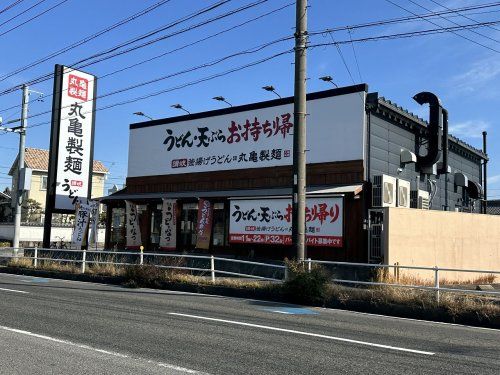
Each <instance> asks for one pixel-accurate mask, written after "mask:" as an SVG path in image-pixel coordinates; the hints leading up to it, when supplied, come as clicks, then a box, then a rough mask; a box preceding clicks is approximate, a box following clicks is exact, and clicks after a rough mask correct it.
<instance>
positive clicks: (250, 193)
mask: <svg viewBox="0 0 500 375" xmlns="http://www.w3.org/2000/svg"><path fill="white" fill-rule="evenodd" d="M362 190H363V185H362V184H356V185H336V186H331V185H330V186H311V187H308V188H307V189H306V194H307V195H309V196H315V195H336V194H354V195H357V194H359V193H360V192H361V191H362ZM291 194H292V188H291V187H290V188H272V189H240V190H219V191H181V192H160V193H128V192H127V191H126V189H124V190H121V191H119V192H117V193H115V194H112V195H109V196H107V197H102V198H99V199H98V200H100V201H101V202H102V203H106V202H112V201H118V200H149V199H162V198H170V199H183V198H237V197H238V198H241V197H275V196H288V195H291Z"/></svg>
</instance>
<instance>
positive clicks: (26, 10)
mask: <svg viewBox="0 0 500 375" xmlns="http://www.w3.org/2000/svg"><path fill="white" fill-rule="evenodd" d="M45 1H46V0H40V1H39V2H38V3H35V4H33V5H32V6H30V7H29V8H26V9H25V10H23V11H22V12H20V13H18V14H16V15H15V16H13V17H11V18H9V19H8V20H7V21H4V22H2V23H0V27H2V26H3V25H5V24H7V23H9V22H10V21H14V20H15V19H16V18H18V17H21V16H22V15H23V14H25V13H27V12H29V11H30V10H31V9H33V8H36V7H37V6H39V5H40V4H42V3H44V2H45Z"/></svg>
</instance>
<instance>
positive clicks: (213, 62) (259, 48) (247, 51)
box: [27, 35, 294, 119]
mask: <svg viewBox="0 0 500 375" xmlns="http://www.w3.org/2000/svg"><path fill="white" fill-rule="evenodd" d="M292 39H294V36H293V35H290V36H285V37H281V38H278V39H275V40H273V41H270V42H267V43H263V44H260V45H258V46H255V47H252V48H247V49H245V50H242V51H239V52H235V53H232V54H229V55H226V56H223V57H221V58H218V59H215V60H211V61H208V62H205V63H203V64H199V65H196V66H194V67H191V68H187V69H183V70H181V71H178V72H175V73H170V74H167V75H163V76H160V77H156V78H154V79H150V80H148V81H142V82H139V83H136V84H134V85H130V86H127V87H124V88H121V89H118V90H115V91H111V92H108V93H105V94H102V95H99V96H97V97H96V98H94V99H90V100H87V101H92V100H97V99H103V98H106V97H109V96H113V95H116V94H120V93H123V92H126V91H130V90H133V89H136V88H139V87H143V86H147V85H150V84H153V83H158V82H161V81H164V80H166V79H169V78H173V77H177V76H180V75H183V74H186V73H191V72H194V71H197V70H200V69H205V68H209V67H212V66H215V65H217V64H220V63H222V62H224V61H227V60H229V59H233V58H235V57H238V56H243V55H248V54H253V53H257V52H260V51H262V50H263V49H265V48H267V47H270V46H273V45H275V44H278V43H281V42H284V41H287V40H292ZM69 107H70V105H68V106H65V107H61V108H60V109H65V108H69ZM51 112H52V110H47V111H43V112H39V113H35V114H33V115H29V116H28V117H27V119H33V118H35V117H39V116H42V115H45V114H49V113H51Z"/></svg>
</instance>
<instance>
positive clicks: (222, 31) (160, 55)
mask: <svg viewBox="0 0 500 375" xmlns="http://www.w3.org/2000/svg"><path fill="white" fill-rule="evenodd" d="M294 4H295V3H294V2H291V3H288V4H285V5H283V6H281V7H278V8H275V9H273V10H270V11H268V12H265V13H263V14H261V15H259V16H256V17H253V18H251V19H249V20H246V21H244V22H241V23H239V24H236V25H234V26H231V27H228V28H226V29H223V30H221V31H218V32H216V33H214V34H211V35H208V36H206V37H203V38H201V39H198V40H195V41H194V42H190V43H187V44H184V45H182V46H180V47H176V48H174V49H171V50H168V51H166V52H163V53H161V54H159V55H156V56H153V57H150V58H148V59H145V60H141V61H139V62H137V63H134V64H131V65H128V66H125V67H123V68H119V69H116V70H114V71H111V72H109V73H106V74H103V75H101V76H99V80H102V79H104V78H107V77H110V76H112V75H115V74H117V73H121V72H124V71H126V70H128V69H131V68H135V67H137V66H139V65H142V64H145V63H148V62H151V61H154V60H157V59H159V58H161V57H164V56H167V55H170V54H172V53H175V52H179V51H181V50H183V49H185V48H188V47H193V46H195V45H197V44H199V43H201V42H204V41H207V40H209V39H212V38H214V37H217V36H220V35H222V34H225V33H227V32H230V31H234V30H236V29H238V28H240V27H243V26H245V25H247V24H250V23H252V22H255V21H258V20H260V19H262V18H264V17H267V16H270V15H272V14H274V13H277V12H279V11H281V10H284V9H286V8H288V7H290V6H292V5H294ZM65 90H66V89H64V90H63V91H65ZM51 96H52V94H49V95H45V96H44V98H49V97H51ZM32 101H35V99H34V100H32ZM32 101H30V103H31V102H32ZM18 107H19V105H18V104H16V105H14V106H11V107H8V108H4V109H1V110H0V113H1V112H5V111H8V110H11V109H16V108H18Z"/></svg>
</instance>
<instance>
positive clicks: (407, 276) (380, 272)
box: [374, 268, 498, 286]
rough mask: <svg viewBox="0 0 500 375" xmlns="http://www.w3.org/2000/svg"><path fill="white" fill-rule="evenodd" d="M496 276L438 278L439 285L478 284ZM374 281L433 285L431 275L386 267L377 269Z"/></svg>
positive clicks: (493, 279)
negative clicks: (461, 278) (416, 274)
mask: <svg viewBox="0 0 500 375" xmlns="http://www.w3.org/2000/svg"><path fill="white" fill-rule="evenodd" d="M497 277H498V276H496V275H493V274H487V275H480V276H477V277H474V278H471V279H464V280H460V281H459V280H453V279H447V278H446V277H440V278H439V285H480V284H493V283H494V282H495V280H496V279H497ZM374 281H376V282H380V283H389V284H402V285H418V286H434V279H433V277H429V278H422V277H419V276H415V275H412V274H411V273H410V272H408V271H407V272H405V271H399V272H397V273H396V274H394V273H391V272H389V271H388V270H387V269H382V268H380V269H377V271H376V274H375V277H374Z"/></svg>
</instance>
